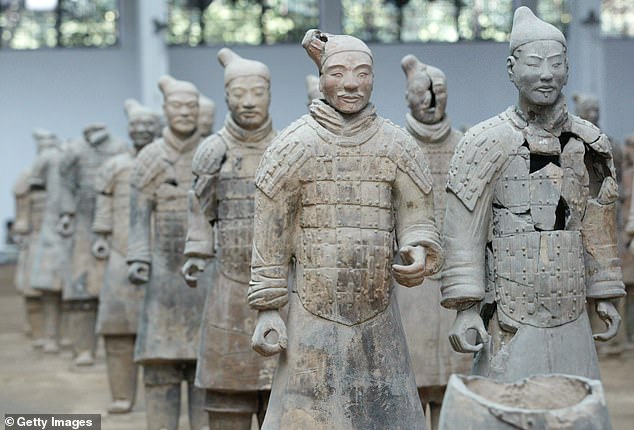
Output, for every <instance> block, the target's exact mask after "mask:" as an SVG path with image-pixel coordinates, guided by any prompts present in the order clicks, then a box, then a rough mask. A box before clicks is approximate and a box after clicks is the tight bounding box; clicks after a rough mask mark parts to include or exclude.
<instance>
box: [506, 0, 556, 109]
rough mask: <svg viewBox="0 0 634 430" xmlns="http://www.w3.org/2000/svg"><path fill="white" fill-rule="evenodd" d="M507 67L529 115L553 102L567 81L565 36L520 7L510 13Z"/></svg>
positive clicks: (526, 9) (521, 104)
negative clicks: (511, 18)
mask: <svg viewBox="0 0 634 430" xmlns="http://www.w3.org/2000/svg"><path fill="white" fill-rule="evenodd" d="M506 68H507V71H508V75H509V78H510V79H511V81H512V82H513V83H514V84H515V86H516V87H517V89H518V91H519V107H520V109H521V110H522V111H523V112H525V113H526V114H528V115H530V111H531V109H537V110H539V109H540V107H544V106H552V105H554V104H555V103H556V102H557V101H558V100H559V97H560V96H561V91H562V89H563V87H564V85H566V83H567V82H568V58H567V53H566V38H565V37H564V35H563V33H562V32H561V31H559V30H558V29H557V28H556V27H555V26H553V25H551V24H548V23H546V22H544V21H542V20H541V19H539V18H537V17H536V16H535V15H534V14H533V12H531V10H530V9H529V8H527V7H520V8H518V9H517V10H516V11H515V16H514V17H513V29H512V31H511V40H510V55H509V57H508V58H507V59H506Z"/></svg>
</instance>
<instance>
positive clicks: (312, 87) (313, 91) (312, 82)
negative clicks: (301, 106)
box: [306, 75, 323, 106]
mask: <svg viewBox="0 0 634 430" xmlns="http://www.w3.org/2000/svg"><path fill="white" fill-rule="evenodd" d="M306 95H307V96H308V103H307V105H309V106H310V104H311V103H312V102H313V100H315V99H321V98H323V95H322V94H321V91H319V76H316V75H306Z"/></svg>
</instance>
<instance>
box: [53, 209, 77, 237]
mask: <svg viewBox="0 0 634 430" xmlns="http://www.w3.org/2000/svg"><path fill="white" fill-rule="evenodd" d="M56 227H57V233H59V234H60V235H61V236H64V237H68V236H70V235H71V234H73V231H74V227H73V216H72V215H69V214H64V215H62V216H61V217H60V219H59V221H58V222H57V226H56Z"/></svg>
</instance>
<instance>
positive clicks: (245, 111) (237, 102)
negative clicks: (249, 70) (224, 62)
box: [226, 76, 271, 130]
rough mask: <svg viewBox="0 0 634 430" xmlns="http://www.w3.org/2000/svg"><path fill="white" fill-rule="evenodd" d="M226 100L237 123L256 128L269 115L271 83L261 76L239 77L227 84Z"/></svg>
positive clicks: (244, 126) (246, 127) (243, 126)
mask: <svg viewBox="0 0 634 430" xmlns="http://www.w3.org/2000/svg"><path fill="white" fill-rule="evenodd" d="M226 101H227V106H228V107H229V110H230V111H231V117H232V118H233V120H234V121H235V122H236V124H238V125H239V126H240V127H242V128H244V129H247V130H255V129H256V128H258V127H260V126H261V125H262V124H264V123H265V122H266V120H267V119H268V117H269V105H270V104H271V91H270V88H269V83H268V82H267V80H266V79H264V78H263V77H261V76H240V77H237V78H235V79H234V80H232V81H231V82H229V85H227V88H226Z"/></svg>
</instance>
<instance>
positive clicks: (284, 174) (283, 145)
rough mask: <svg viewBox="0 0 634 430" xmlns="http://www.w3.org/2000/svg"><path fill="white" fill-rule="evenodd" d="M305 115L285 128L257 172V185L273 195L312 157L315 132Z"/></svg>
mask: <svg viewBox="0 0 634 430" xmlns="http://www.w3.org/2000/svg"><path fill="white" fill-rule="evenodd" d="M305 117H306V116H303V117H301V118H300V119H298V120H297V121H295V122H294V123H292V124H291V125H289V126H288V127H286V128H285V129H284V130H282V132H281V133H280V134H278V135H277V137H276V138H275V139H274V140H273V142H272V143H271V145H270V146H269V147H268V148H267V149H266V151H264V154H263V155H262V159H261V160H260V165H259V166H258V168H257V171H256V172H255V185H256V186H257V187H258V188H259V189H260V190H262V192H263V193H264V194H266V195H267V196H268V197H270V198H273V197H275V195H276V194H277V193H278V192H279V190H280V189H282V186H283V185H284V183H285V180H286V179H287V178H289V177H291V176H293V174H294V173H295V172H297V170H299V169H300V168H301V167H302V166H303V165H304V163H305V162H306V160H308V158H310V154H311V152H312V151H310V150H309V148H310V147H311V146H312V141H313V140H314V139H315V138H316V135H315V132H314V131H313V129H312V128H311V127H310V126H309V125H308V124H307V123H306V118H305Z"/></svg>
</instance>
